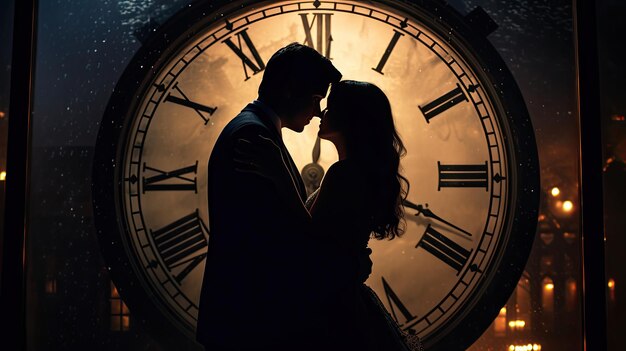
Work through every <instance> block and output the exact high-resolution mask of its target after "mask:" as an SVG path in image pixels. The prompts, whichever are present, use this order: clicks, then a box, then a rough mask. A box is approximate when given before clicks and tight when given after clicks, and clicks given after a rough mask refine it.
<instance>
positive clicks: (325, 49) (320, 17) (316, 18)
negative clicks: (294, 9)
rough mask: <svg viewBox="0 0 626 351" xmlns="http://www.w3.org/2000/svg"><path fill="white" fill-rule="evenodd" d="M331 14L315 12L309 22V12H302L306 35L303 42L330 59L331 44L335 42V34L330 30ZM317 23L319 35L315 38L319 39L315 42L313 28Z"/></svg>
mask: <svg viewBox="0 0 626 351" xmlns="http://www.w3.org/2000/svg"><path fill="white" fill-rule="evenodd" d="M331 16H332V14H331V13H314V14H313V20H312V21H311V22H310V23H309V14H308V13H303V14H300V18H301V19H302V25H303V26H304V34H305V36H306V37H305V39H304V43H303V44H304V45H307V46H310V47H312V48H313V49H315V50H317V51H318V52H319V53H320V54H322V55H324V57H326V58H328V59H330V46H331V44H332V42H333V36H332V34H331V31H330V24H331V18H332V17H331ZM316 24H317V26H316V33H317V36H316V38H315V39H317V40H316V41H315V42H314V41H313V34H312V30H313V26H314V25H316Z"/></svg>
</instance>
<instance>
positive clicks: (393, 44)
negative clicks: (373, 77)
mask: <svg viewBox="0 0 626 351" xmlns="http://www.w3.org/2000/svg"><path fill="white" fill-rule="evenodd" d="M393 32H394V33H393V37H391V41H390V42H389V45H387V50H385V53H384V54H383V57H381V59H380V61H379V62H378V66H376V68H372V69H373V70H374V71H376V72H378V73H380V74H384V73H383V68H384V67H385V64H386V63H387V60H388V59H389V56H390V55H391V52H392V51H393V48H395V47H396V44H397V43H398V39H400V37H402V36H404V34H402V33H400V32H398V31H397V30H394V31H393Z"/></svg>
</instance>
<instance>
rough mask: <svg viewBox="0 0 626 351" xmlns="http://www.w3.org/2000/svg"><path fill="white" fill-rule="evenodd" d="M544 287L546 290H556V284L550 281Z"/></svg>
mask: <svg viewBox="0 0 626 351" xmlns="http://www.w3.org/2000/svg"><path fill="white" fill-rule="evenodd" d="M544 288H545V289H546V290H554V284H552V283H548V284H546V285H544Z"/></svg>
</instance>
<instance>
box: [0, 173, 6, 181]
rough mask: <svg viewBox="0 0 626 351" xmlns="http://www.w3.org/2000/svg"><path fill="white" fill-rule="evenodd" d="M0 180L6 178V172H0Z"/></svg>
mask: <svg viewBox="0 0 626 351" xmlns="http://www.w3.org/2000/svg"><path fill="white" fill-rule="evenodd" d="M0 180H7V172H0Z"/></svg>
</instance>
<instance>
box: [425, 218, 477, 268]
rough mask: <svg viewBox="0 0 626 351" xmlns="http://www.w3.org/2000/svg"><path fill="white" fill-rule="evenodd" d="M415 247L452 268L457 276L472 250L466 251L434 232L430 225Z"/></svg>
mask: <svg viewBox="0 0 626 351" xmlns="http://www.w3.org/2000/svg"><path fill="white" fill-rule="evenodd" d="M415 247H421V248H423V249H424V250H426V251H428V252H429V253H431V254H432V255H433V256H435V257H437V258H438V259H440V260H441V261H443V262H444V263H446V264H447V265H448V266H450V267H452V268H453V269H454V270H455V271H456V272H457V273H456V274H457V275H459V273H460V272H461V269H463V266H465V263H467V260H468V259H469V256H470V254H471V253H472V250H470V251H467V250H466V249H464V248H463V247H462V246H461V245H459V244H457V243H455V242H454V241H452V240H450V239H448V238H447V237H446V236H445V235H443V234H441V233H440V232H438V231H437V230H435V229H434V228H433V227H432V226H431V225H430V224H429V225H428V227H427V228H426V232H425V233H424V235H423V236H422V239H420V241H419V242H418V243H417V245H415Z"/></svg>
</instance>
